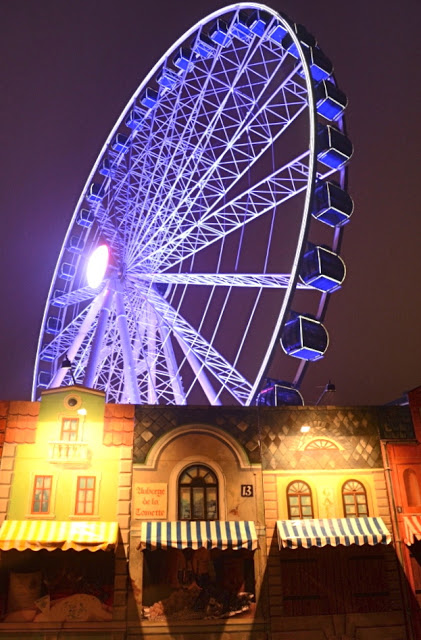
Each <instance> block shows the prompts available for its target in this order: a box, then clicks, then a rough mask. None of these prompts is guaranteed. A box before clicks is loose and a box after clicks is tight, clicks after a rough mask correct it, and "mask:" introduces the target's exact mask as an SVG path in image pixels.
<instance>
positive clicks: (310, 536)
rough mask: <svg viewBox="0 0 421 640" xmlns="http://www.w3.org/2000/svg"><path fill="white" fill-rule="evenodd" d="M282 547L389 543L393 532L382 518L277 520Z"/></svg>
mask: <svg viewBox="0 0 421 640" xmlns="http://www.w3.org/2000/svg"><path fill="white" fill-rule="evenodd" d="M277 529H278V542H279V548H280V549H281V548H282V547H288V548H290V549H297V548H298V547H305V548H307V549H308V548H310V547H325V546H326V545H331V546H333V547H336V546H338V545H340V544H343V545H344V546H346V547H349V545H351V544H357V545H359V546H362V545H364V544H370V545H375V544H389V543H390V542H391V540H392V536H391V535H390V533H389V531H388V530H387V529H386V525H385V524H384V522H383V520H382V519H381V518H323V519H320V520H310V519H308V520H278V522H277Z"/></svg>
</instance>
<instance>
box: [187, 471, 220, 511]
mask: <svg viewBox="0 0 421 640" xmlns="http://www.w3.org/2000/svg"><path fill="white" fill-rule="evenodd" d="M178 518H179V520H217V519H218V481H217V479H216V475H215V474H214V472H213V471H212V470H211V469H209V467H205V466H204V465H201V464H195V465H192V466H191V467H188V468H187V469H185V470H184V471H183V473H182V474H181V476H180V479H179V481H178Z"/></svg>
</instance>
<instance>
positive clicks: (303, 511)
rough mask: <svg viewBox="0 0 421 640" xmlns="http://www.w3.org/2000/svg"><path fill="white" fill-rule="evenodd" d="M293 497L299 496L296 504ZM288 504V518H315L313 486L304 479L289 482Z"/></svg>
mask: <svg viewBox="0 0 421 640" xmlns="http://www.w3.org/2000/svg"><path fill="white" fill-rule="evenodd" d="M292 498H298V500H297V502H296V504H294V503H293V501H292ZM287 504H288V518H289V519H290V520H305V519H309V518H314V509H313V496H312V492H311V488H310V486H309V485H308V484H307V482H304V480H293V481H292V482H290V483H289V485H288V486H287ZM297 511H298V512H297Z"/></svg>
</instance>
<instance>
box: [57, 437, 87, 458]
mask: <svg viewBox="0 0 421 640" xmlns="http://www.w3.org/2000/svg"><path fill="white" fill-rule="evenodd" d="M48 461H49V462H59V463H65V462H73V463H75V462H79V463H81V462H82V463H83V462H88V443H87V442H78V441H74V442H68V441H66V440H57V441H50V442H49V443H48Z"/></svg>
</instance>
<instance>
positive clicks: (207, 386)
mask: <svg viewBox="0 0 421 640" xmlns="http://www.w3.org/2000/svg"><path fill="white" fill-rule="evenodd" d="M175 337H176V340H177V342H178V344H179V345H180V347H181V349H182V351H183V353H184V355H185V357H186V360H187V362H188V363H189V365H190V367H191V369H192V371H193V373H194V376H195V377H194V381H193V383H192V385H191V386H192V387H193V385H194V382H195V381H196V380H197V382H198V383H199V384H200V386H201V387H202V389H203V391H204V393H205V395H206V397H207V399H208V402H209V404H210V405H212V406H220V405H221V404H222V403H221V400H220V399H219V396H218V395H217V393H216V391H215V389H214V387H213V385H212V384H211V382H210V380H209V378H208V376H207V375H206V372H205V365H204V364H203V363H202V362H201V361H200V360H199V358H198V357H197V356H196V354H195V353H194V351H193V350H192V349H191V348H190V347H189V345H188V344H187V343H186V342H185V340H183V338H182V337H181V335H179V334H175Z"/></svg>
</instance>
